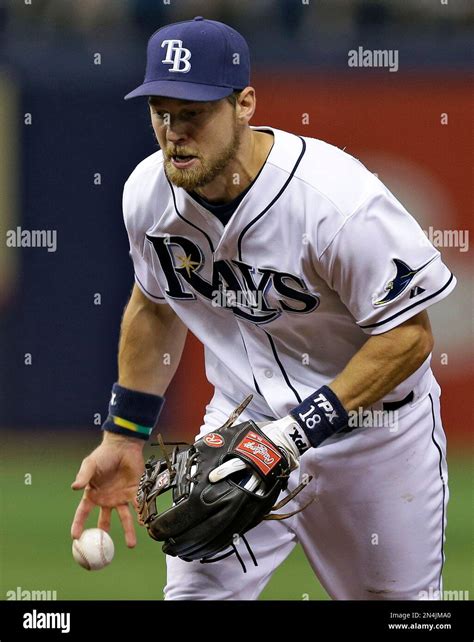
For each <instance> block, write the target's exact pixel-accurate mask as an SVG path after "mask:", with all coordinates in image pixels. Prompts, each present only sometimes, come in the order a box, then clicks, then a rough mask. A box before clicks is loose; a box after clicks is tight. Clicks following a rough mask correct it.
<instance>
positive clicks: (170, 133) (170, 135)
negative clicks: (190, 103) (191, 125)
mask: <svg viewBox="0 0 474 642" xmlns="http://www.w3.org/2000/svg"><path fill="white" fill-rule="evenodd" d="M166 140H167V141H168V142H169V143H173V144H175V145H177V144H181V145H182V144H183V143H184V142H186V141H187V140H188V136H187V133H186V130H185V128H184V127H182V126H179V125H173V124H170V125H168V127H167V129H166Z"/></svg>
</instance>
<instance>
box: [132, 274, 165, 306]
mask: <svg viewBox="0 0 474 642" xmlns="http://www.w3.org/2000/svg"><path fill="white" fill-rule="evenodd" d="M135 278H136V280H137V281H138V283H139V284H140V286H141V288H142V289H143V290H144V291H145V292H146V293H147V294H148V296H151V298H152V299H158V300H159V301H164V300H165V297H164V296H156V295H154V294H152V293H151V292H148V290H147V289H146V287H145V286H144V285H143V283H142V282H141V281H140V279H139V278H138V276H137V273H136V272H135Z"/></svg>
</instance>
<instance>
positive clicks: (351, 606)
mask: <svg viewBox="0 0 474 642" xmlns="http://www.w3.org/2000/svg"><path fill="white" fill-rule="evenodd" d="M469 607H471V604H470V602H467V601H466V602H461V601H459V602H451V601H442V602H438V601H432V602H424V601H423V602H388V601H373V602H314V601H313V602H310V601H301V602H284V601H279V602H270V601H266V602H264V601H262V602H259V601H256V602H237V601H233V602H211V601H205V602H184V601H182V602H157V601H149V602H148V601H147V602H145V601H135V602H126V601H119V602H114V601H103V602H92V601H91V602H79V601H76V602H66V601H54V602H39V601H31V602H26V601H25V602H19V601H11V602H8V601H3V602H0V642H10V641H15V642H16V641H17V640H20V641H21V642H28V641H29V640H48V642H54V641H55V640H63V641H64V642H67V641H70V640H74V641H76V640H78V641H80V642H95V641H99V640H100V642H104V641H107V640H111V641H113V642H119V641H122V640H123V641H125V640H126V641H127V642H128V641H130V642H135V641H141V640H143V641H144V642H155V641H156V642H214V641H219V642H264V641H266V640H271V641H272V642H328V641H332V640H336V641H339V640H343V641H344V642H346V641H350V640H377V642H391V641H396V640H446V641H447V642H464V641H465V640H466V641H468V640H469V641H471V640H472V639H473V635H472V633H473V630H472V625H471V624H470V622H472V618H471V619H470V620H469V619H468V611H469Z"/></svg>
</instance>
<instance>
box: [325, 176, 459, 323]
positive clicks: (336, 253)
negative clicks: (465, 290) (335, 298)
mask: <svg viewBox="0 0 474 642" xmlns="http://www.w3.org/2000/svg"><path fill="white" fill-rule="evenodd" d="M319 265H320V268H321V269H322V276H323V277H324V278H325V280H326V281H327V283H328V285H329V286H330V287H331V288H332V289H334V290H335V291H336V292H337V293H338V294H339V297H340V298H341V300H342V302H343V303H344V305H345V306H346V307H347V309H348V310H349V312H350V313H351V314H352V316H353V317H354V319H355V321H356V323H357V325H358V326H359V327H360V328H361V329H362V330H363V331H364V332H365V333H367V334H381V333H382V332H387V331H388V330H391V329H392V328H394V327H396V326H397V325H400V324H401V323H403V322H404V321H406V320H407V319H409V318H410V317H412V316H414V315H415V314H418V313H419V312H421V311H422V310H424V309H425V308H427V307H429V306H430V305H433V303H437V302H438V301H440V300H441V299H443V298H444V297H445V296H447V295H448V294H449V293H450V292H451V291H452V290H453V288H454V287H455V285H456V278H455V277H454V275H453V274H451V272H450V270H449V269H448V268H447V267H446V265H445V264H444V263H443V262H442V260H441V255H440V253H439V252H438V250H437V249H436V248H435V247H434V246H433V245H432V244H431V243H430V242H429V241H428V239H427V237H426V235H425V234H424V232H423V230H422V229H421V228H420V226H419V225H418V223H417V222H416V221H415V219H414V218H413V217H412V216H411V215H410V214H409V213H408V212H407V211H406V209H405V208H404V207H403V205H402V204H401V203H400V202H399V201H398V200H397V199H396V198H395V197H394V196H393V194H391V193H390V192H389V190H387V189H386V188H384V187H383V186H381V188H380V191H378V192H377V193H376V194H374V195H372V196H371V197H369V198H368V199H367V200H366V201H365V202H364V203H363V204H362V205H361V206H360V207H359V208H358V209H357V210H356V212H354V213H353V214H352V215H350V216H349V217H348V218H347V219H346V220H345V221H344V222H343V224H342V225H341V227H340V229H339V230H338V232H337V233H336V234H335V236H334V237H333V239H332V240H331V241H330V242H329V244H328V246H327V247H326V248H325V249H324V250H323V252H322V254H321V256H320V257H319Z"/></svg>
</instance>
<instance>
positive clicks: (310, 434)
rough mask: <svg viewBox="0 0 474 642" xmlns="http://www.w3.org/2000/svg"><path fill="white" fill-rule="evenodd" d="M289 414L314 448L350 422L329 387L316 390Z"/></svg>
mask: <svg viewBox="0 0 474 642" xmlns="http://www.w3.org/2000/svg"><path fill="white" fill-rule="evenodd" d="M289 414H290V416H291V417H293V419H294V420H295V421H296V422H297V423H298V424H299V425H300V426H301V428H302V429H303V431H304V434H305V435H306V437H307V439H308V441H309V443H310V444H311V446H313V447H316V446H319V444H321V443H322V442H323V441H324V440H325V439H327V438H328V437H330V436H331V435H333V434H334V433H336V432H338V431H339V430H342V428H345V426H346V425H347V422H348V421H349V415H348V414H347V412H346V410H345V408H344V406H343V405H342V404H341V402H340V401H339V399H338V397H337V395H336V394H334V392H333V391H332V390H331V389H330V388H328V386H322V387H321V388H319V389H318V390H316V392H314V393H313V394H312V395H310V396H309V397H307V398H306V399H304V400H303V401H302V402H301V403H300V404H299V406H296V407H295V408H293V410H291V411H290V413H289Z"/></svg>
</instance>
